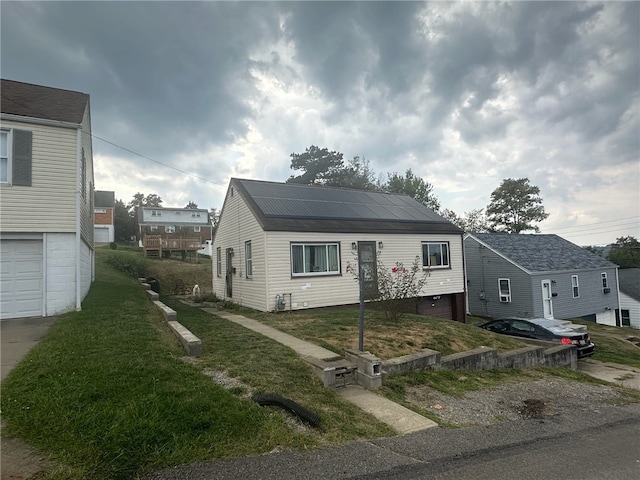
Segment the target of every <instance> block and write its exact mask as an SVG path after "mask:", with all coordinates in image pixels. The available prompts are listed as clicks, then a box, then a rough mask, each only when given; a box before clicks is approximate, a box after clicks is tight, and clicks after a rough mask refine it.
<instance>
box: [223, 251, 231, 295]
mask: <svg viewBox="0 0 640 480" xmlns="http://www.w3.org/2000/svg"><path fill="white" fill-rule="evenodd" d="M224 278H225V285H226V287H227V297H229V298H231V297H233V248H227V272H226V275H225V277H224Z"/></svg>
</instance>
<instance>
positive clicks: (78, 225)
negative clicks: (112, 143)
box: [76, 129, 82, 311]
mask: <svg viewBox="0 0 640 480" xmlns="http://www.w3.org/2000/svg"><path fill="white" fill-rule="evenodd" d="M80 132H81V130H80V129H78V130H76V311H80V310H81V309H82V291H81V281H80V279H81V275H82V270H81V268H80V251H81V245H82V236H81V232H80V229H81V225H82V224H81V221H80V217H81V204H80V197H81V196H82V138H81V134H80Z"/></svg>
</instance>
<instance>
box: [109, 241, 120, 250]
mask: <svg viewBox="0 0 640 480" xmlns="http://www.w3.org/2000/svg"><path fill="white" fill-rule="evenodd" d="M109 248H110V249H111V250H115V249H116V248H118V244H117V243H116V242H111V243H110V244H109Z"/></svg>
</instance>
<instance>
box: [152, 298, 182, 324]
mask: <svg viewBox="0 0 640 480" xmlns="http://www.w3.org/2000/svg"><path fill="white" fill-rule="evenodd" d="M153 303H154V304H155V305H156V307H158V308H159V309H160V310H161V311H162V315H164V319H165V320H167V321H168V322H170V321H173V320H177V319H178V314H177V313H176V311H175V310H174V309H173V308H170V307H168V306H166V305H165V304H164V303H162V302H161V301H159V300H154V301H153Z"/></svg>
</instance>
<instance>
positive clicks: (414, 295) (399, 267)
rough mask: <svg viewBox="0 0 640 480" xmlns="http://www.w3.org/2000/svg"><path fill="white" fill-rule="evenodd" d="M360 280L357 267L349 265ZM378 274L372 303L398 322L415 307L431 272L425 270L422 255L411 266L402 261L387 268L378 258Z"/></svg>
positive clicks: (386, 316)
mask: <svg viewBox="0 0 640 480" xmlns="http://www.w3.org/2000/svg"><path fill="white" fill-rule="evenodd" d="M347 270H348V271H350V272H351V273H352V274H353V275H354V276H355V277H356V280H358V272H357V268H353V267H352V266H351V265H349V266H348V267H347ZM376 270H377V274H378V295H377V297H376V298H374V299H372V304H373V305H374V306H375V307H376V308H378V309H379V310H380V311H381V312H382V313H383V315H384V318H385V319H386V320H389V321H393V322H397V321H398V320H400V318H401V317H402V314H403V313H405V312H406V311H407V310H408V309H409V307H410V306H413V307H415V304H416V303H415V302H417V299H418V297H419V296H420V292H421V291H422V287H424V286H425V284H426V283H427V277H428V276H429V272H428V271H427V272H423V270H422V264H421V262H420V257H419V256H416V258H415V259H414V260H413V263H412V264H411V266H409V268H406V267H405V266H404V265H403V264H402V262H396V263H395V266H393V267H391V268H386V267H385V266H384V264H383V263H382V261H381V260H380V258H379V257H378V258H377V259H376Z"/></svg>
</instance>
